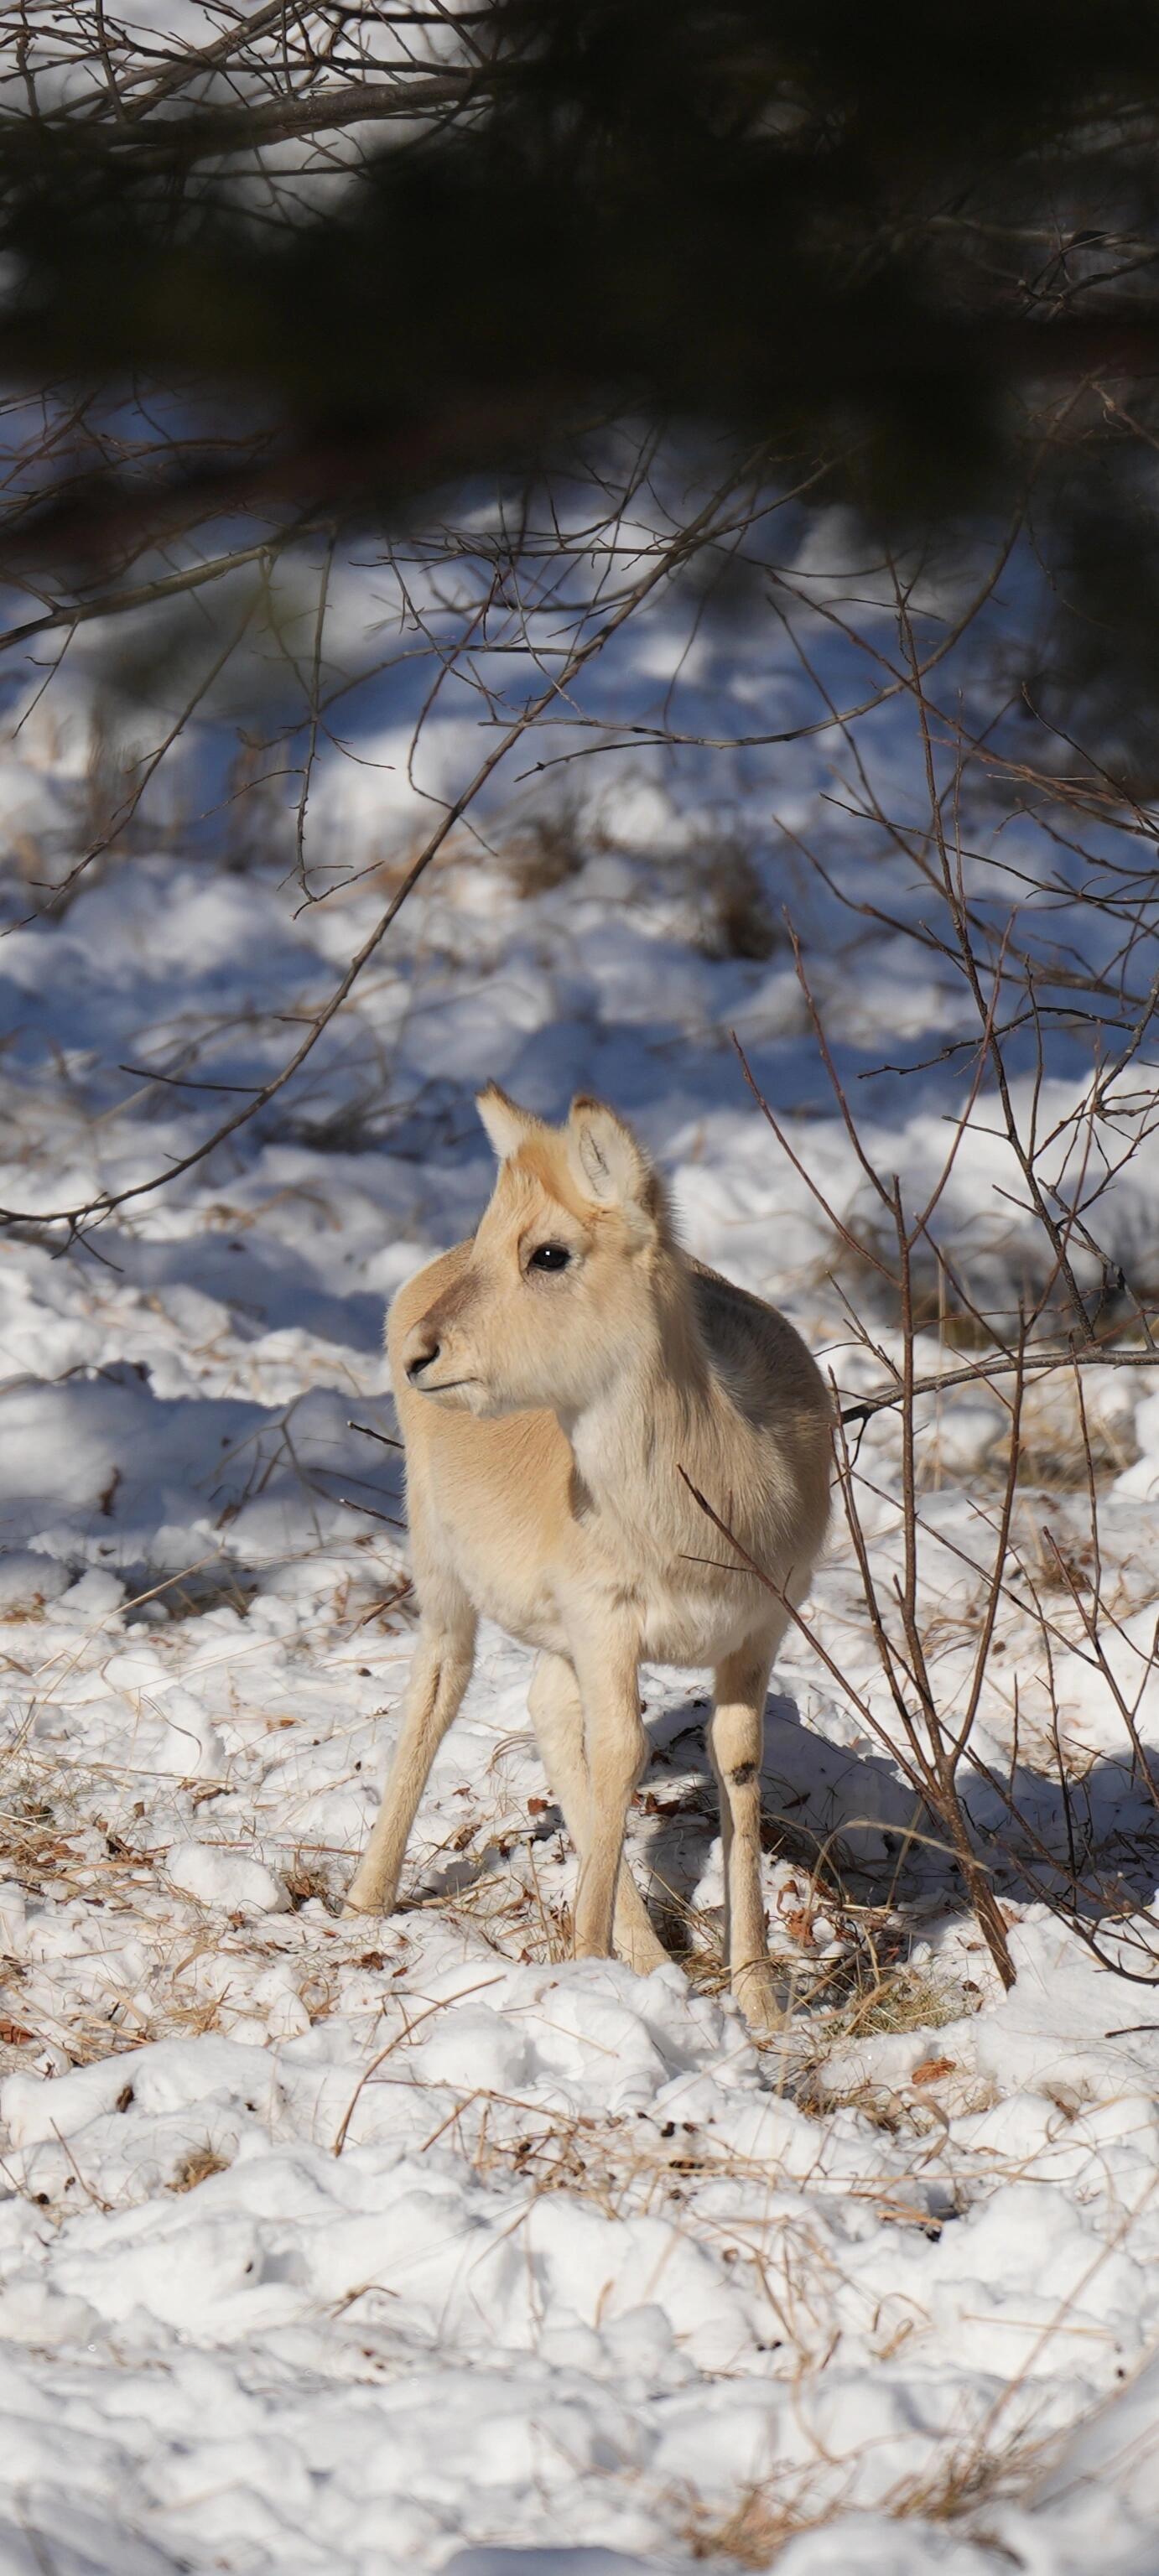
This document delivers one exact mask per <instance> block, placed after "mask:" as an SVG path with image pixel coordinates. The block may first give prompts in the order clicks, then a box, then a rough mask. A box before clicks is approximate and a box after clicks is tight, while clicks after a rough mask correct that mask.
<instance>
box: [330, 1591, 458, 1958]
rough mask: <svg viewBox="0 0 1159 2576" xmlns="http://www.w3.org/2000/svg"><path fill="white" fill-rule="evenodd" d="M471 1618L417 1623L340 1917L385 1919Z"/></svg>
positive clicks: (451, 1712)
mask: <svg viewBox="0 0 1159 2576" xmlns="http://www.w3.org/2000/svg"><path fill="white" fill-rule="evenodd" d="M475 1628H476V1620H475V1616H474V1613H473V1612H471V1613H470V1615H469V1616H468V1617H467V1618H464V1619H462V1620H461V1621H460V1622H459V1623H458V1624H457V1625H455V1626H453V1627H451V1626H445V1625H443V1624H442V1623H441V1622H440V1623H439V1624H438V1625H437V1626H436V1625H435V1624H434V1623H433V1622H432V1624H431V1625H430V1626H428V1625H427V1624H426V1622H425V1621H424V1624H423V1626H422V1627H421V1628H420V1630H419V1636H418V1642H417V1644H416V1646H415V1651H414V1659H413V1662H412V1664H411V1668H410V1679H409V1681H408V1683H407V1690H406V1706H405V1708H404V1711H403V1720H402V1731H401V1733H400V1735H399V1739H398V1743H397V1746H396V1747H395V1755H394V1760H393V1762H392V1763H391V1766H390V1772H389V1775H388V1778H387V1782H386V1787H385V1788H384V1790H383V1793H382V1805H381V1807H380V1808H379V1811H378V1815H377V1817H376V1818H375V1822H374V1830H373V1832H372V1834H371V1837H370V1840H369V1842H368V1844H367V1846H366V1849H365V1851H364V1853H363V1855H362V1859H361V1861H360V1862H359V1865H358V1868H357V1870H356V1871H355V1874H354V1877H353V1879H352V1881H351V1884H350V1892H349V1894H348V1896H347V1899H346V1904H345V1907H344V1909H343V1910H344V1912H345V1913H347V1914H393V1912H394V1908H395V1902H396V1899H397V1897H398V1882H399V1876H400V1873H401V1870H402V1864H403V1857H404V1855H405V1852H406V1847H407V1842H408V1839H409V1836H410V1829H411V1826H412V1825H413V1823H414V1820H415V1816H416V1813H417V1811H418V1803H419V1799H420V1798H421V1796H422V1794H423V1790H424V1789H425V1788H426V1785H427V1781H428V1778H429V1776H430V1768H431V1764H432V1762H433V1761H434V1758H435V1755H436V1753H437V1752H438V1749H439V1746H440V1744H441V1743H442V1740H443V1737H444V1735H445V1734H446V1732H447V1728H448V1727H449V1726H450V1724H451V1721H452V1719H453V1718H454V1717H455V1716H457V1714H458V1710H459V1707H460V1704H461V1701H462V1697H463V1693H464V1691H465V1690H466V1687H467V1684H468V1682H469V1681H470V1678H471V1667H472V1664H473V1663H474V1660H475Z"/></svg>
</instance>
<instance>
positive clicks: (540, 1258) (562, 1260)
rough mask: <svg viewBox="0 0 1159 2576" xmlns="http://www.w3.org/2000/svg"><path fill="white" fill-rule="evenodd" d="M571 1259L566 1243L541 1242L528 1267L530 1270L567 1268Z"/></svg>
mask: <svg viewBox="0 0 1159 2576" xmlns="http://www.w3.org/2000/svg"><path fill="white" fill-rule="evenodd" d="M570 1260H571V1254H570V1252H569V1251H568V1248H567V1245H566V1243H539V1244H537V1245H536V1247H535V1250H534V1252H533V1253H532V1256H531V1259H530V1261H529V1262H528V1264H527V1267H528V1269H529V1270H566V1268H567V1265H568V1263H569V1261H570Z"/></svg>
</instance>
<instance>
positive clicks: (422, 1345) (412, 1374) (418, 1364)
mask: <svg viewBox="0 0 1159 2576" xmlns="http://www.w3.org/2000/svg"><path fill="white" fill-rule="evenodd" d="M438 1356H439V1344H438V1342H437V1341H436V1339H435V1336H434V1334H433V1333H428V1332H426V1331H425V1330H424V1328H423V1326H422V1325H421V1324H420V1325H418V1326H417V1327H416V1330H415V1331H414V1332H413V1333H412V1334H411V1338H410V1342H409V1344H408V1347H407V1354H406V1358H405V1360H404V1361H403V1367H404V1368H405V1370H406V1373H407V1376H408V1378H409V1379H410V1382H411V1385H412V1386H414V1385H416V1384H417V1382H418V1380H419V1378H420V1377H421V1376H422V1373H423V1370H424V1369H425V1368H429V1367H430V1365H431V1361H432V1360H437V1358H438Z"/></svg>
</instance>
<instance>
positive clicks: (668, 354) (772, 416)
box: [0, 0, 1159, 700]
mask: <svg viewBox="0 0 1159 2576" xmlns="http://www.w3.org/2000/svg"><path fill="white" fill-rule="evenodd" d="M324 14H325V13H324ZM331 14H332V15H333V14H334V13H331ZM276 15H277V12H276V11H269V10H267V11H265V12H263V11H261V10H260V9H259V10H257V11H255V12H254V13H252V19H251V24H256V23H257V22H258V21H260V20H262V19H263V18H273V17H276ZM405 15H406V13H404V18H405ZM411 15H412V17H413V23H414V24H416V25H417V24H418V23H419V22H420V20H421V18H422V12H421V11H416V12H414V13H411ZM337 17H338V19H340V20H342V21H343V22H344V21H345V19H346V18H348V17H352V18H357V19H358V21H359V22H360V24H361V25H362V27H363V28H365V26H366V24H367V23H368V22H369V23H370V24H371V25H373V22H374V21H375V20H376V19H380V20H381V22H382V23H383V24H384V25H385V24H386V23H387V22H388V19H389V12H388V11H386V10H383V11H381V12H377V11H374V10H369V11H368V10H360V11H351V12H338V13H337ZM392 23H393V22H392ZM14 25H15V22H14ZM13 42H14V44H16V48H17V52H18V51H19V45H18V41H17V39H16V37H15V36H14V37H13ZM344 60H345V57H344V56H343V55H342V52H341V47H340V46H338V45H335V46H333V47H332V48H331V50H330V52H329V53H328V55H327V56H326V58H325V59H324V60H323V59H321V58H319V60H318V61H317V62H313V63H311V62H310V61H307V62H306V63H305V66H304V68H302V69H301V70H300V72H299V74H298V75H297V76H296V77H292V78H290V79H289V80H288V81H287V82H286V83H284V84H283V85H281V86H280V87H275V88H274V89H273V90H272V91H271V90H270V89H269V88H268V87H267V88H266V89H261V88H259V89H258V90H256V91H254V92H252V93H251V94H250V95H248V96H247V95H245V94H244V91H242V94H240V95H234V94H233V93H230V92H227V91H225V90H223V88H222V85H221V82H220V81H216V82H215V80H214V78H213V76H212V75H213V69H214V67H213V64H212V63H210V62H209V60H208V58H207V57H205V56H191V57H190V58H189V60H188V62H187V63H186V64H185V66H184V69H183V68H182V65H181V62H180V60H179V59H178V58H175V62H174V65H172V66H171V67H170V69H169V71H168V73H167V74H165V75H163V76H162V77H160V78H156V79H154V81H153V82H152V85H151V87H150V86H149V85H146V86H145V87H144V88H142V87H141V85H140V81H139V79H138V81H137V84H136V85H135V86H134V85H133V84H132V83H128V84H127V85H125V86H123V87H119V86H118V77H117V64H116V62H115V61H111V62H110V64H109V67H108V68H109V80H108V88H107V93H106V94H105V95H103V96H102V97H101V98H99V99H98V100H97V101H96V102H95V103H94V102H93V101H89V102H87V103H84V104H82V106H81V107H80V108H79V109H78V107H77V105H76V103H75V101H72V102H68V103H66V104H64V105H59V106H54V105H53V104H52V101H51V99H48V101H47V103H46V101H45V95H44V93H43V92H40V93H38V92H37V91H36V90H35V88H34V86H32V85H29V96H28V98H27V99H24V100H22V98H21V94H20V92H19V89H18V87H17V86H16V85H15V84H14V83H13V84H10V85H9V87H8V90H7V98H8V113H7V115H6V116H5V118H4V120H3V122H2V124H0V248H3V250H4V251H5V253H6V254H7V269H8V276H9V280H10V283H9V286H8V292H7V297H6V301H5V306H4V309H3V314H2V318H0V372H2V373H3V374H4V375H6V376H7V378H8V379H9V381H10V382H12V381H14V382H18V383H23V384H25V385H43V384H47V383H51V384H54V385H59V384H61V383H62V382H63V383H66V384H68V385H69V386H70V387H75V388H77V389H79V390H80V391H81V392H82V393H83V392H85V391H86V390H88V389H98V388H99V389H102V390H105V391H107V390H108V389H110V388H112V389H114V390H115V389H117V388H119V387H129V386H133V387H134V388H136V389H138V390H140V389H141V388H145V389H148V388H149V387H150V386H163V387H169V388H171V389H172V388H174V387H178V388H179V387H182V386H188V387H190V388H194V387H196V389H197V391H198V395H199V398H202V399H203V398H204V395H205V392H206V389H209V390H210V391H211V392H213V393H215V394H216V396H217V397H218V399H219V412H218V419H217V434H216V435H215V436H214V437H213V438H212V439H208V438H190V439H187V440H184V441H179V442H177V444H176V445H169V446H166V447H164V448H162V449H159V450H158V453H157V454H156V456H155V457H154V458H152V459H146V460H144V461H142V459H141V457H140V455H137V456H136V457H135V458H134V462H133V465H132V469H131V470H128V469H126V468H125V466H124V465H123V463H118V461H117V460H116V459H115V458H114V459H111V460H110V459H109V458H108V457H107V456H104V455H102V457H101V459H100V460H99V461H98V462H97V463H96V464H94V465H93V466H92V470H90V471H86V472H84V473H82V474H78V471H77V460H76V457H75V455H74V456H71V457H70V458H69V459H68V460H67V470H66V469H65V465H64V464H62V468H61V473H60V479H59V483H54V481H53V479H52V477H51V476H50V477H49V478H48V479H47V481H44V480H43V479H42V483H41V487H40V489H39V490H38V493H37V496H36V500H35V506H34V507H33V508H31V509H30V507H29V505H28V501H27V496H26V497H25V500H24V502H23V503H22V505H21V508H20V510H19V512H18V513H17V514H16V516H15V519H14V521H11V520H10V522H9V525H8V527H7V528H6V529H4V528H0V547H2V548H3V549H4V550H5V551H6V559H7V561H8V563H9V564H10V565H14V564H18V565H24V566H26V565H27V564H29V563H30V562H31V563H34V562H35V561H36V560H38V559H39V560H41V561H43V562H45V563H55V564H56V565H57V566H58V567H59V566H63V565H65V564H70V565H72V566H73V567H74V568H75V567H76V566H78V565H79V566H82V567H83V566H84V565H85V564H86V563H88V564H92V565H94V566H95V565H96V564H97V563H98V562H99V561H101V560H103V559H106V558H109V557H111V556H113V555H115V554H116V552H117V549H118V548H119V546H120V545H121V543H122V541H123V538H124V534H125V531H126V529H127V528H128V529H132V530H134V531H136V532H137V534H138V535H139V533H140V531H141V530H142V528H148V529H150V530H155V531H156V532H161V531H162V530H164V529H165V528H173V527H190V526H192V525H194V524H195V523H196V522H197V521H198V519H199V518H208V517H209V516H211V515H214V514H216V513H218V512H220V510H221V509H222V508H223V507H225V508H229V509H234V510H236V509H237V508H239V507H244V508H247V509H251V510H252V509H263V510H268V509H270V508H271V507H272V508H275V509H276V510H279V511H283V512H285V511H288V512H290V513H293V512H301V513H304V514H309V515H311V516H312V517H313V518H315V519H316V518H317V516H318V514H319V513H323V514H329V516H330V518H331V521H332V522H334V523H338V522H343V523H354V522H357V521H359V520H362V521H368V522H371V523H377V524H380V525H381V524H387V525H389V524H391V523H392V522H397V521H398V520H399V518H400V517H401V516H403V515H405V514H406V513H408V512H411V511H413V510H414V508H415V507H416V504H417V503H418V502H419V500H420V499H421V498H422V497H423V496H426V495H430V494H431V493H433V492H435V491H436V490H437V489H438V488H439V487H440V486H445V485H448V484H450V483H452V482H454V481H455V480H456V479H459V478H462V477H464V476H472V475H478V474H480V473H484V474H487V475H489V476H491V477H494V476H495V475H496V474H500V475H507V474H511V475H516V474H518V475H525V474H526V473H527V472H528V471H529V470H540V469H544V468H546V469H550V468H551V466H552V464H553V462H554V461H557V460H560V459H562V458H566V457H567V456H569V455H572V454H574V452H575V446H576V442H577V441H581V442H582V441H584V440H585V439H587V440H590V439H591V438H592V437H593V436H596V435H598V432H599V429H600V426H601V424H605V423H607V421H608V420H609V419H611V418H615V417H617V416H633V417H636V418H640V419H643V420H645V421H651V422H653V423H655V424H656V426H657V427H658V428H659V429H660V430H661V431H664V430H667V429H672V430H673V431H679V432H680V434H682V435H684V436H687V435H688V434H689V432H690V431H691V432H692V433H693V435H695V436H698V437H701V438H704V437H711V438H713V439H718V440H719V439H720V438H724V439H725V440H726V441H727V442H730V443H732V445H733V446H734V447H735V449H736V451H737V453H739V454H743V455H745V456H750V455H751V456H752V457H753V458H754V459H755V460H757V461H758V462H759V464H760V467H761V470H763V471H764V470H767V471H768V472H769V473H770V474H771V475H773V476H774V477H777V476H780V477H782V478H784V479H789V478H791V479H792V480H793V481H794V482H798V483H799V482H801V481H802V480H803V479H805V478H808V477H809V476H818V475H819V476H820V478H821V480H820V482H819V483H818V484H817V485H816V486H815V487H814V488H815V489H816V490H817V491H818V494H819V496H820V497H823V498H825V499H826V500H830V501H831V500H834V499H838V498H840V499H844V500H845V501H846V502H852V503H853V504H855V505H856V506H857V507H858V508H859V509H860V510H861V511H862V512H863V513H864V514H865V516H866V517H867V519H869V520H871V521H873V522H874V523H875V525H876V527H877V529H878V530H879V531H880V530H882V529H884V530H885V531H886V532H887V534H891V535H896V536H897V537H898V539H899V540H907V541H908V540H912V538H913V537H914V535H915V534H918V533H921V532H922V531H924V530H925V529H926V528H927V527H928V526H930V525H934V524H936V523H937V522H938V521H939V519H941V518H943V517H944V516H946V515H947V514H951V513H952V514H955V515H957V516H958V517H959V518H960V516H961V513H962V511H963V509H964V508H965V509H969V508H979V509H985V508H990V507H997V506H1001V507H1002V508H1003V509H1009V508H1010V507H1011V505H1012V504H1014V505H1016V506H1018V505H1022V506H1024V507H1025V508H1026V509H1027V511H1028V512H1029V513H1030V515H1031V518H1032V521H1033V526H1034V531H1035V535H1036V539H1037V542H1038V544H1039V547H1040V550H1041V551H1043V552H1044V554H1045V555H1046V557H1047V560H1048V564H1049V569H1050V572H1051V576H1052V578H1053V579H1054V580H1055V582H1056V583H1057V585H1058V599H1059V612H1060V613H1059V620H1058V634H1057V639H1056V646H1055V651H1056V655H1057V658H1058V661H1059V665H1060V668H1063V669H1069V670H1070V672H1071V673H1072V674H1074V673H1075V672H1076V671H1078V672H1082V673H1084V674H1085V675H1086V676H1087V677H1088V678H1089V676H1090V674H1091V672H1092V670H1093V671H1095V672H1099V671H1103V672H1105V671H1107V670H1108V669H1110V668H1111V667H1112V666H1113V667H1114V670H1115V680H1114V686H1115V690H1116V692H1117V693H1119V694H1120V695H1121V691H1122V687H1123V686H1124V685H1125V682H1124V674H1126V673H1128V672H1129V673H1131V674H1132V675H1133V676H1134V677H1135V678H1136V679H1138V680H1139V681H1140V682H1141V689H1140V693H1139V694H1140V697H1141V699H1143V700H1146V699H1149V697H1150V695H1151V694H1152V692H1153V687H1154V680H1155V677H1156V670H1155V665H1156V662H1157V660H1159V652H1157V647H1156V640H1155V639H1156V636H1157V635H1159V615H1157V613H1156V612H1157V606H1159V531H1157V525H1156V515H1155V507H1154V485H1153V467H1154V452H1155V442H1156V437H1157V435H1159V402H1157V401H1156V368H1157V366H1159V265H1157V260H1159V221H1157V204H1156V144H1157V141H1159V12H1157V11H1156V10H1154V9H1152V8H1148V7H1140V6H1139V5H1138V0H1101V5H1100V6H1099V7H1098V8H1094V7H1092V6H1091V5H1090V0H1001V4H1000V0H971V5H969V6H966V5H964V0H946V5H944V6H942V7H940V8H936V9H930V8H927V7H922V8H919V7H917V6H915V5H914V0H893V5H891V6H890V7H889V8H888V9H886V10H884V11H870V10H867V9H866V8H865V7H864V6H863V5H862V0H778V4H777V5H761V0H729V4H728V5H713V0H491V5H487V6H483V7H476V8H474V9H469V10H467V11H465V12H464V14H463V16H462V18H461V19H455V20H453V21H451V22H449V25H448V32H447V42H446V43H445V44H444V45H442V46H441V49H436V52H435V54H434V55H433V56H428V57H427V58H426V59H425V60H424V61H422V62H421V63H420V62H418V61H414V60H412V61H410V62H404V63H403V64H402V65H401V66H399V65H395V66H393V67H392V66H390V65H387V66H386V67H385V68H383V69H382V70H381V72H377V71H373V70H372V71H371V72H370V73H367V71H366V70H365V67H364V65H363V67H362V68H361V69H360V73H359V77H358V78H357V79H356V80H353V81H351V80H348V79H346V80H344V79H343V78H342V77H341V74H342V69H343V63H344ZM404 75H405V77H404ZM307 137H308V138H310V141H311V145H312V148H313V149H314V150H315V154H316V158H315V160H314V162H313V164H312V170H311V173H310V174H307V178H306V180H305V181H304V183H303V185H301V186H299V187H295V186H294V185H293V184H292V173H291V174H290V175H289V176H288V177H287V175H286V172H285V170H283V173H282V179H281V181H280V183H277V184H275V183H274V182H272V181H271V182H270V183H269V184H268V185H263V186H259V185H257V184H256V180H257V178H258V177H259V176H260V175H261V174H263V173H265V172H266V171H267V169H268V163H269V156H270V154H271V153H273V154H274V155H275V157H276V154H277V152H278V151H279V150H284V147H286V146H287V145H290V144H293V143H294V142H295V141H297V142H298V143H301V141H302V139H303V138H307ZM384 137H385V139H383V138H384ZM344 144H346V145H350V146H351V149H350V150H349V151H348V152H346V153H344V152H343V149H342V146H343V145H344ZM318 155H320V157H317V156H318ZM328 156H329V157H328ZM327 169H329V176H328V177H327V178H326V183H325V184H324V185H323V186H321V187H319V186H318V185H317V179H318V173H319V171H320V170H321V171H322V172H323V174H325V173H326V172H327ZM336 170H337V173H338V175H337V176H336V175H335V171H336ZM223 420H224V423H225V430H224V433H223V431H222V426H221V424H222V421H223Z"/></svg>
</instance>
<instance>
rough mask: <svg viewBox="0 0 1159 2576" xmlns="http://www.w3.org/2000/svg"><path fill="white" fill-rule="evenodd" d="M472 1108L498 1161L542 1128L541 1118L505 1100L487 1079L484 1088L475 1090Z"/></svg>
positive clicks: (515, 1150)
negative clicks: (474, 1109) (474, 1108)
mask: <svg viewBox="0 0 1159 2576" xmlns="http://www.w3.org/2000/svg"><path fill="white" fill-rule="evenodd" d="M475 1107H476V1109H477V1110H478V1112H479V1116H480V1118H481V1119H482V1121H483V1126H484V1128H485V1130H486V1133H487V1138H488V1141H489V1143H490V1144H491V1146H492V1147H493V1149H494V1151H495V1153H496V1154H497V1155H498V1157H499V1160H500V1162H501V1163H505V1162H506V1160H507V1157H508V1155H509V1154H517V1153H518V1151H519V1148H520V1146H521V1145H525V1144H526V1143H527V1140H528V1137H529V1136H534V1135H536V1134H538V1133H539V1132H540V1131H541V1130H542V1127H543V1120H542V1119H541V1118H535V1117H533V1115H532V1113H531V1111H530V1109H521V1108H520V1107H519V1105H518V1102H517V1101H514V1100H509V1099H508V1097H507V1094H506V1092H505V1091H500V1088H499V1085H498V1083H497V1082H489V1083H487V1085H486V1087H485V1089H484V1090H482V1091H477V1092H476V1094H475Z"/></svg>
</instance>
